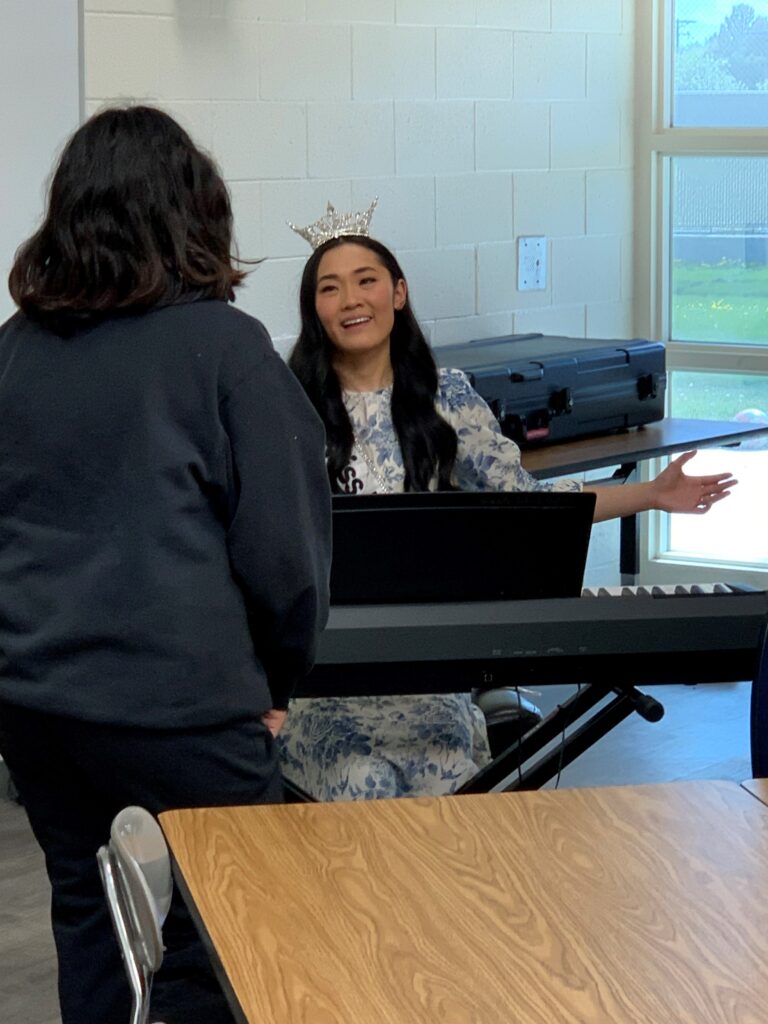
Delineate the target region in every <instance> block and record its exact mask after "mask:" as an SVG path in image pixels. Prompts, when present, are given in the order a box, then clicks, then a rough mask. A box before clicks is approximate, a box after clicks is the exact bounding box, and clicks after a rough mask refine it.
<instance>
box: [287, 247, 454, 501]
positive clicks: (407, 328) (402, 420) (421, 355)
mask: <svg viewBox="0 0 768 1024" xmlns="http://www.w3.org/2000/svg"><path fill="white" fill-rule="evenodd" d="M348 244H353V245H361V246H363V247H364V248H366V249H370V251H371V252H373V253H375V255H376V256H378V258H379V260H380V262H381V263H382V265H383V266H384V268H385V269H386V270H387V271H388V272H389V274H390V276H391V278H392V282H393V284H397V282H398V281H400V280H405V275H404V274H403V271H402V270H401V268H400V264H399V263H398V262H397V260H396V259H395V257H394V256H393V254H392V253H391V252H390V251H389V249H387V248H386V247H385V246H383V245H382V244H381V242H377V241H376V240H375V239H373V238H368V237H363V236H359V235H346V236H343V237H342V238H333V239H331V240H330V241H328V242H325V244H323V245H321V246H319V247H318V248H317V249H315V251H314V253H313V254H312V255H311V256H310V258H309V260H308V261H307V265H306V266H305V268H304V274H303V275H302V278H301V288H300V291H299V306H300V310H301V332H300V334H299V337H298V339H297V341H296V344H295V346H294V348H293V351H292V352H291V355H290V358H289V360H288V365H289V366H290V368H291V369H292V370H293V372H294V373H295V374H296V376H297V377H298V378H299V380H300V381H301V383H302V385H303V387H304V390H305V391H306V392H307V395H308V396H309V398H310V400H311V402H312V404H313V405H314V407H315V408H316V409H317V411H318V413H319V414H320V416H321V418H322V420H323V423H324V424H325V430H326V436H327V446H328V448H327V454H328V476H329V478H330V481H331V487H332V489H333V490H334V491H338V490H339V489H340V487H339V479H338V478H339V474H340V473H341V472H342V470H343V469H344V468H345V466H347V465H348V464H349V461H350V458H351V455H352V446H353V443H354V436H353V432H352V424H351V422H350V419H349V414H348V413H347V410H346V408H345V406H344V402H343V399H342V394H341V385H340V383H339V379H338V377H337V375H336V371H335V370H334V368H333V363H332V357H333V344H332V342H331V340H330V339H329V337H328V335H327V334H326V332H325V330H324V328H323V326H322V324H321V323H320V318H319V317H318V315H317V310H316V308H315V293H316V290H317V270H318V267H319V265H320V260H321V259H322V258H323V256H324V255H325V253H327V252H328V251H329V250H330V249H335V248H336V247H337V246H339V245H348ZM390 359H391V361H392V370H393V375H394V376H393V385H392V422H393V424H394V427H395V432H396V434H397V439H398V442H399V444H400V451H401V452H402V456H403V463H404V466H405V490H406V491H426V490H428V488H429V484H430V482H431V481H432V479H433V478H434V477H435V476H437V486H438V488H439V489H440V490H450V489H451V486H452V485H451V473H452V471H453V464H454V462H455V461H456V447H457V439H456V431H455V430H454V429H453V427H452V426H451V425H450V424H449V423H446V421H445V420H444V419H443V418H442V416H440V414H439V413H438V412H437V410H436V409H435V397H436V395H437V366H436V365H435V360H434V358H433V356H432V351H431V349H430V347H429V345H428V344H427V340H426V338H425V337H424V334H423V333H422V330H421V328H420V327H419V324H418V321H417V320H416V317H415V316H414V313H413V310H412V309H411V304H410V299H409V298H406V301H405V305H404V306H403V308H402V309H396V310H395V322H394V326H393V328H392V334H391V337H390Z"/></svg>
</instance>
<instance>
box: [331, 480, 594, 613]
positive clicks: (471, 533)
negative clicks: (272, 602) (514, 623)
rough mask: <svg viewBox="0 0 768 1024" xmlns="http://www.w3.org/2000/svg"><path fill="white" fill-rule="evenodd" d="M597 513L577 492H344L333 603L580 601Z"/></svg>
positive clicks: (336, 503) (338, 513)
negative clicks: (556, 598)
mask: <svg viewBox="0 0 768 1024" xmlns="http://www.w3.org/2000/svg"><path fill="white" fill-rule="evenodd" d="M594 508H595V495H594V494H582V493H578V492H573V491H567V492H562V491H558V492H552V491H536V492H533V493H505V492H487V491H486V492H470V491H438V492H428V493H419V494H371V495H361V496H359V497H348V496H346V495H337V496H335V497H334V499H333V565H332V568H331V603H332V604H344V605H359V604H376V605H381V604H446V603H450V602H466V601H514V600H534V599H536V598H542V597H578V596H579V594H580V593H581V587H582V582H583V579H584V567H585V565H586V561H587V550H588V548H589V537H590V531H591V529H592V519H593V515H594Z"/></svg>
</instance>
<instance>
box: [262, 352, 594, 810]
mask: <svg viewBox="0 0 768 1024" xmlns="http://www.w3.org/2000/svg"><path fill="white" fill-rule="evenodd" d="M391 398H392V388H391V386H390V387H388V388H383V389H382V390H380V391H367V392H345V393H344V404H345V406H346V409H347V412H348V413H349V417H350V420H351V421H352V428H353V430H354V435H355V442H356V443H355V447H354V449H353V451H352V456H351V459H350V464H349V465H348V466H347V467H346V468H345V469H344V470H343V471H342V473H341V474H340V477H339V486H340V489H341V490H342V491H343V492H344V493H348V494H372V493H375V492H377V491H379V492H382V491H389V492H401V491H402V490H403V484H404V477H405V470H404V467H403V460H402V456H401V453H400V447H399V445H398V442H397V435H396V434H395V429H394V425H393V423H392V414H391V409H390V401H391ZM435 404H436V408H437V410H438V412H439V413H440V414H441V415H442V416H443V418H444V419H445V420H447V422H448V423H450V424H451V426H452V427H453V428H454V430H455V431H456V434H457V436H458V452H457V456H456V463H455V466H454V474H453V483H454V484H455V486H456V487H458V488H460V489H461V490H466V491H535V490H540V491H553V490H555V491H574V490H580V488H581V484H580V483H579V482H578V481H576V480H563V479H561V480H556V481H554V482H548V483H542V482H540V481H538V480H536V479H534V478H533V477H532V476H531V475H530V474H529V473H527V472H526V471H525V470H524V469H523V467H522V465H521V462H520V449H519V448H518V447H517V445H516V444H515V443H514V441H510V440H509V439H508V438H506V437H504V435H503V434H502V433H501V430H500V428H499V425H498V423H497V421H496V419H495V417H494V415H493V413H492V412H491V410H490V409H489V408H488V406H487V405H486V403H485V402H484V401H483V399H482V398H481V397H480V395H478V394H477V392H476V391H474V390H473V388H472V387H471V385H470V383H469V380H468V379H467V376H466V374H464V373H463V372H462V371H461V370H440V371H439V383H438V395H437V399H436V403H435ZM281 738H282V762H283V770H284V773H285V776H286V778H288V779H290V780H291V781H292V782H295V783H297V784H298V785H299V786H301V787H302V788H303V789H305V790H307V792H309V793H311V794H312V795H313V796H314V797H316V798H317V799H319V800H359V799H376V798H379V797H392V796H439V795H442V794H447V793H453V792H455V791H456V790H457V789H458V788H459V787H460V786H461V785H463V784H464V783H465V782H467V781H469V779H471V778H472V776H473V775H475V774H476V773H477V772H478V771H479V769H480V768H482V767H483V766H484V765H486V764H487V763H488V762H489V761H490V750H489V747H488V735H487V732H486V728H485V719H484V718H483V714H482V712H481V711H480V709H479V708H478V707H477V705H476V704H474V703H473V702H472V699H471V696H470V694H469V693H457V694H430V695H413V694H408V695H403V696H398V697H389V696H371V697H314V698H304V699H300V700H294V701H293V702H292V703H291V708H290V712H289V714H288V718H287V720H286V723H285V726H284V727H283V729H282V731H281Z"/></svg>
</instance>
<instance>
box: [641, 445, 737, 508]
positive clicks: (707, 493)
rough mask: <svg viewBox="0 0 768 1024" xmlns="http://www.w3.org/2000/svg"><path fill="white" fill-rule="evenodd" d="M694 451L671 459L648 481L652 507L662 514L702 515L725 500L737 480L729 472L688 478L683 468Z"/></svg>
mask: <svg viewBox="0 0 768 1024" xmlns="http://www.w3.org/2000/svg"><path fill="white" fill-rule="evenodd" d="M695 454H696V452H684V453H683V454H682V455H680V456H679V457H678V458H677V459H674V460H673V461H672V462H670V464H669V465H668V466H667V468H666V469H665V470H663V471H662V472H661V473H659V475H658V476H657V477H656V479H655V480H653V481H652V482H651V487H652V488H653V496H654V500H653V505H654V507H655V508H658V509H661V510H662V511H663V512H693V513H696V514H698V515H701V514H702V513H704V512H709V510H710V509H711V508H712V506H713V505H714V504H715V503H716V502H718V501H722V500H723V498H727V497H728V495H729V494H730V493H731V491H730V489H731V487H733V486H734V485H735V484H737V483H738V480H735V479H734V478H733V477H732V476H731V474H730V473H713V474H712V475H710V476H688V475H687V474H686V473H684V472H683V466H684V465H685V464H686V462H690V460H691V459H692V458H693V457H694V455H695Z"/></svg>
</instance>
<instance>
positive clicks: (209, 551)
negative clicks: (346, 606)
mask: <svg viewBox="0 0 768 1024" xmlns="http://www.w3.org/2000/svg"><path fill="white" fill-rule="evenodd" d="M329 565H330V496H329V489H328V481H327V476H326V470H325V461H324V436H323V428H322V425H321V423H320V420H319V418H318V417H317V415H316V413H315V412H314V410H313V409H312V407H311V406H310V404H309V402H308V400H307V398H306V397H305V395H304V392H303V390H302V389H301V387H300V386H299V384H298V383H297V381H296V380H295V379H294V377H293V375H292V374H291V372H290V371H289V370H288V368H287V367H286V366H285V364H284V363H283V361H282V360H281V359H280V357H279V356H278V355H277V354H276V353H275V351H274V349H273V348H272V344H271V342H270V340H269V336H268V335H267V332H266V331H265V329H264V328H263V327H262V325H261V324H260V323H259V322H258V321H257V320H254V319H253V318H252V317H249V316H246V315H245V314H243V313H241V312H239V311H238V310H236V309H234V308H232V307H231V306H229V305H227V304H226V303H224V302H216V301H198V302H190V303H187V304H182V305H175V306H166V307H163V308H158V309H155V310H153V311H151V312H148V313H144V314H139V315H131V316H119V317H112V318H109V319H107V320H104V321H102V322H100V323H98V324H96V325H95V326H91V327H90V328H88V329H84V330H81V331H79V332H78V333H76V334H75V335H74V336H73V337H70V338H61V337H59V336H58V335H55V334H52V333H51V332H50V331H48V330H46V329H45V328H43V327H42V326H40V325H38V324H36V323H33V322H31V321H30V320H29V319H27V318H26V317H25V316H23V315H22V314H16V316H14V317H12V318H11V319H10V320H9V321H7V322H6V323H5V324H4V325H3V326H2V327H0V701H7V702H10V703H13V704H17V705H22V706H24V707H28V708H33V709H39V710H43V711H47V712H51V713H54V714H61V715H68V716H73V717H78V718H82V719H86V720H90V721H102V722H107V723H111V724H120V723H123V724H126V725H133V726H147V727H157V728H164V727H182V728H184V727H190V726H198V725H201V726H202V725H213V724H218V723H222V722H226V721H230V720H234V719H236V718H239V717H241V716H243V715H251V714H254V713H261V712H263V711H265V710H267V709H268V708H270V707H276V708H284V707H285V706H286V705H287V701H288V697H289V696H290V692H291V690H292V688H293V686H294V685H295V683H296V681H297V680H298V679H299V678H301V676H302V675H303V674H305V673H306V672H307V671H308V670H309V668H310V667H311V663H312V658H313V655H314V648H315V642H316V636H317V631H318V630H319V629H321V628H322V627H323V625H324V624H325V619H326V616H327V606H328V572H329Z"/></svg>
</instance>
